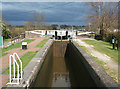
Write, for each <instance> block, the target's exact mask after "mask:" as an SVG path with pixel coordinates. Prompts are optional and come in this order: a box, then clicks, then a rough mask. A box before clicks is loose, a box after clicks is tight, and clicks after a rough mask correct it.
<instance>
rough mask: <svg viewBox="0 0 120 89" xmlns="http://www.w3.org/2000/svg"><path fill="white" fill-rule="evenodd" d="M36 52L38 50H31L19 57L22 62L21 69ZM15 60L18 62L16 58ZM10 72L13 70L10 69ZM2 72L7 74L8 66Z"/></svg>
mask: <svg viewBox="0 0 120 89" xmlns="http://www.w3.org/2000/svg"><path fill="white" fill-rule="evenodd" d="M37 52H38V51H36V52H33V51H30V52H27V53H25V54H24V55H23V56H22V57H21V58H20V59H21V61H22V63H23V69H24V68H25V67H26V66H27V65H28V63H29V62H30V61H31V59H32V58H33V57H34V56H35V55H36V53H37ZM17 62H18V63H19V61H18V60H17ZM12 70H13V65H12ZM12 73H13V71H12ZM2 74H9V67H8V68H7V69H6V70H5V71H3V72H2Z"/></svg>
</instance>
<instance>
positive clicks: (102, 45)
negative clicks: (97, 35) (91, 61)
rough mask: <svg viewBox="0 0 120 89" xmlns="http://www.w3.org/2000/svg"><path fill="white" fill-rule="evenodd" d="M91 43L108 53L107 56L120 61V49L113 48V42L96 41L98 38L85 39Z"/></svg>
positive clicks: (98, 49) (102, 51)
mask: <svg viewBox="0 0 120 89" xmlns="http://www.w3.org/2000/svg"><path fill="white" fill-rule="evenodd" d="M83 41H84V42H86V43H87V44H89V45H93V46H94V49H96V50H97V51H99V52H101V53H104V54H106V55H107V56H109V57H111V58H112V59H114V60H115V61H116V62H118V63H120V61H119V60H118V50H117V49H115V50H114V49H112V44H110V43H108V42H104V41H96V40H83Z"/></svg>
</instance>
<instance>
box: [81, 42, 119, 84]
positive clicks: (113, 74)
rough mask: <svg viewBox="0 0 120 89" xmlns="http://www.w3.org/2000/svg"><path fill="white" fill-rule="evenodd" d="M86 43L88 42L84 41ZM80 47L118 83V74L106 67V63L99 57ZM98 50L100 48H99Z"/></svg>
mask: <svg viewBox="0 0 120 89" xmlns="http://www.w3.org/2000/svg"><path fill="white" fill-rule="evenodd" d="M84 41H85V42H86V41H88V40H84ZM90 41H91V40H90ZM88 42H89V41H88ZM86 43H87V42H86ZM105 43H106V42H105ZM94 44H95V43H94ZM103 44H104V42H103ZM80 47H81V48H83V49H84V50H85V51H86V52H87V53H88V54H89V55H90V56H91V58H92V59H93V60H94V61H95V62H97V63H98V64H99V65H100V66H101V67H102V68H103V70H104V71H106V72H107V73H108V74H109V75H110V76H111V77H112V78H113V79H114V80H115V81H116V82H118V78H119V77H118V74H117V73H115V72H114V71H113V70H112V69H110V68H109V67H108V66H106V63H105V62H103V61H100V60H99V59H98V58H97V57H94V56H92V55H91V53H90V52H89V51H88V50H87V48H86V47H85V46H80ZM98 48H99V46H98Z"/></svg>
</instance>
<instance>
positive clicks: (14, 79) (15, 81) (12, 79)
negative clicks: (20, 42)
mask: <svg viewBox="0 0 120 89" xmlns="http://www.w3.org/2000/svg"><path fill="white" fill-rule="evenodd" d="M16 57H17V59H18V61H19V63H18V61H16ZM12 59H13V64H12ZM12 65H13V77H12ZM16 67H17V76H16V70H15V69H16ZM22 76H23V71H22V61H21V60H20V57H19V56H18V54H17V53H13V55H10V56H9V78H10V80H9V82H8V83H7V84H19V83H20V80H22Z"/></svg>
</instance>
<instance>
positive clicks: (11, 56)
mask: <svg viewBox="0 0 120 89" xmlns="http://www.w3.org/2000/svg"><path fill="white" fill-rule="evenodd" d="M11 58H13V61H14V64H15V63H16V65H17V83H12V76H11V73H12V72H11V60H12V59H11ZM9 68H10V69H9V73H10V76H9V77H10V82H9V83H7V84H19V65H18V63H17V61H16V60H15V59H14V56H13V55H10V56H9ZM14 69H15V66H14Z"/></svg>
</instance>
